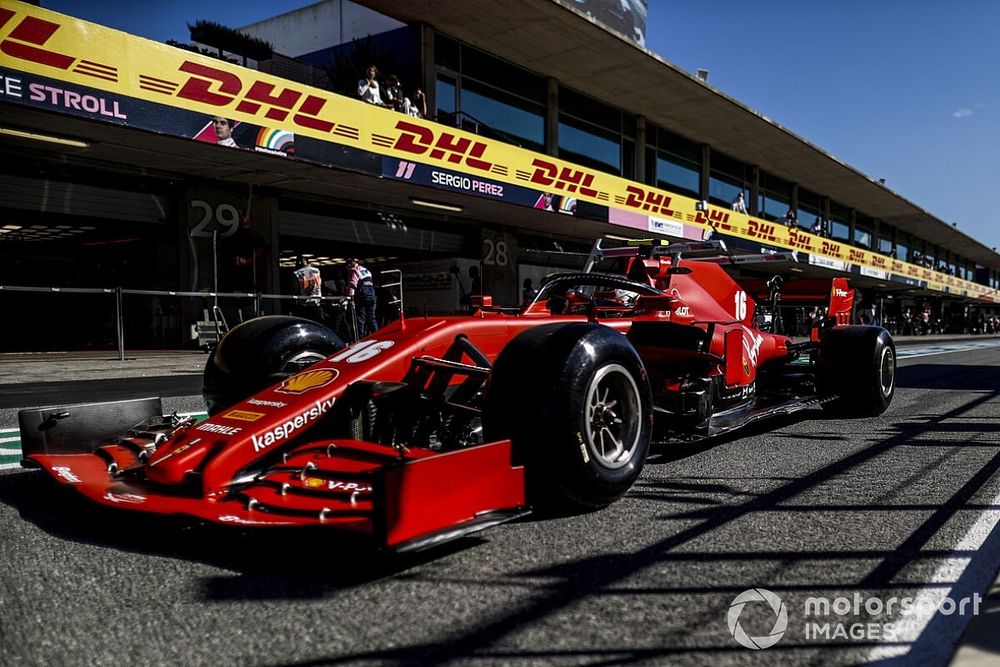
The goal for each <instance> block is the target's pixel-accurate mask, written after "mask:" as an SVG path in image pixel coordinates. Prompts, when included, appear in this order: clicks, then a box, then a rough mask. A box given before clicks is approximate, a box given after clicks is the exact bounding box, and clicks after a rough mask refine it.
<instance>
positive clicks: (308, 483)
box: [302, 477, 326, 489]
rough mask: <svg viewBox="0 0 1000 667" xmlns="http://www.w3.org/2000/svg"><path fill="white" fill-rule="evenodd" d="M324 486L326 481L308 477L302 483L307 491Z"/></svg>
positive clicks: (320, 478)
mask: <svg viewBox="0 0 1000 667" xmlns="http://www.w3.org/2000/svg"><path fill="white" fill-rule="evenodd" d="M324 484H326V480H325V479H323V478H322V477H310V478H308V479H306V480H305V481H303V482H302V485H303V486H305V487H306V488H307V489H318V488H319V487H321V486H323V485H324Z"/></svg>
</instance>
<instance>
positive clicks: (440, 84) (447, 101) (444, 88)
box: [435, 75, 456, 123]
mask: <svg viewBox="0 0 1000 667" xmlns="http://www.w3.org/2000/svg"><path fill="white" fill-rule="evenodd" d="M455 90H456V88H455V80H454V79H452V78H451V77H448V76H441V75H438V78H437V91H436V94H435V97H436V98H437V116H438V121H440V122H442V123H444V122H451V121H450V120H449V118H441V116H442V115H444V116H447V117H451V116H453V115H454V114H455Z"/></svg>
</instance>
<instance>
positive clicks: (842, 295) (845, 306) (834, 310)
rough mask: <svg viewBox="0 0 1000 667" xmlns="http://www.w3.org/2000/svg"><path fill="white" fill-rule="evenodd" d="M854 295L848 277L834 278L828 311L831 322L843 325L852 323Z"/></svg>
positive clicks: (835, 324) (834, 324)
mask: <svg viewBox="0 0 1000 667" xmlns="http://www.w3.org/2000/svg"><path fill="white" fill-rule="evenodd" d="M854 295H855V291H854V289H853V288H851V287H849V286H848V285H847V278H834V279H833V285H831V286H830V306H829V308H828V309H827V313H826V314H827V318H829V319H828V321H829V322H830V324H832V325H833V326H843V325H845V324H850V323H851V314H852V313H853V312H854Z"/></svg>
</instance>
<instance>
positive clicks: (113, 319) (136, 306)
mask: <svg viewBox="0 0 1000 667" xmlns="http://www.w3.org/2000/svg"><path fill="white" fill-rule="evenodd" d="M395 284H401V281H400V283H395ZM15 294H24V295H26V296H27V295H50V296H52V297H55V296H64V297H66V298H65V299H64V300H62V301H61V302H57V301H56V302H52V303H49V304H46V306H45V307H44V308H38V307H37V304H35V303H33V304H32V306H34V307H32V308H30V309H28V308H26V307H20V308H18V307H15V308H10V307H9V304H4V303H2V302H0V308H3V309H4V311H6V312H7V313H11V312H14V313H17V312H19V311H20V312H23V313H24V316H23V318H21V317H19V316H17V315H8V316H7V317H5V318H4V319H5V320H6V321H7V323H8V324H7V326H6V327H3V328H2V329H0V335H4V338H0V341H2V340H5V339H6V338H7V337H10V334H11V332H12V331H14V330H18V331H19V333H20V334H21V336H22V338H23V339H24V340H27V339H31V340H32V341H36V340H38V339H40V338H41V339H44V336H42V335H41V333H42V331H43V330H56V331H57V333H58V332H60V331H61V332H63V333H65V334H66V335H65V336H63V339H64V340H65V341H69V340H70V339H71V338H72V335H71V333H72V334H77V335H80V332H81V330H83V331H84V333H83V334H82V335H83V339H82V340H83V341H84V342H85V343H86V344H87V345H88V346H89V345H91V344H92V343H93V342H94V340H91V339H92V338H93V339H99V340H98V342H99V343H103V344H102V345H101V346H100V347H95V348H94V349H107V347H106V343H109V342H110V340H109V336H108V334H111V336H112V337H113V339H114V344H115V348H116V351H117V358H118V361H124V360H125V348H126V338H127V336H128V335H129V334H130V332H131V335H132V336H133V337H134V338H138V339H140V340H142V339H144V338H145V339H146V340H149V339H150V338H152V339H153V340H154V341H156V340H159V341H160V342H162V341H165V340H167V339H171V338H172V339H173V340H174V343H175V344H174V345H172V346H169V347H172V348H176V347H178V344H179V346H180V347H184V346H185V345H184V341H187V342H188V344H190V341H192V340H194V339H195V338H198V339H199V340H202V338H203V337H202V336H201V335H200V334H199V325H203V326H202V327H201V330H200V331H201V333H205V334H208V333H209V332H210V333H211V335H210V336H208V335H206V336H205V337H204V338H205V339H207V341H208V342H209V343H215V342H218V341H219V340H220V339H221V337H222V336H223V335H224V334H225V333H226V331H228V329H229V322H230V321H233V322H242V321H245V320H247V319H251V318H253V317H259V316H261V315H269V314H283V313H285V312H286V309H285V308H283V307H282V305H281V304H282V303H283V302H284V303H290V304H292V306H293V307H292V308H291V310H292V312H293V314H294V312H295V311H296V310H298V307H297V306H298V305H299V304H302V303H304V302H307V301H308V302H310V303H311V304H312V303H316V302H317V301H319V302H320V304H321V308H320V312H321V313H322V314H323V320H324V321H323V322H322V323H323V324H331V323H332V325H333V326H332V327H331V328H335V331H336V333H337V334H338V335H340V336H341V338H343V339H344V340H345V341H346V342H348V343H351V342H354V341H356V340H357V338H358V336H357V326H356V323H357V318H356V316H355V313H354V302H353V300H352V299H350V298H348V297H345V296H321V297H315V296H298V295H292V294H270V293H264V292H193V291H180V290H145V289H125V288H121V287H113V288H88V287H29V286H21V285H0V298H3V297H4V296H5V295H11V296H13V295H15ZM78 296H91V297H105V298H106V299H107V300H105V301H104V303H103V304H101V303H99V302H92V301H89V302H88V301H85V302H80V301H79V299H77V298H76V297H78ZM144 298H145V300H143V299H144ZM220 300H222V305H220ZM185 301H187V303H185ZM164 302H166V305H165V306H164ZM151 306H152V307H151ZM322 306H328V308H327V309H324V308H322ZM36 308H37V310H36ZM130 308H131V310H130ZM25 311H27V312H25ZM224 311H229V313H230V315H231V317H230V318H229V319H227V317H226V314H225V312H224ZM130 312H131V313H132V314H133V315H134V314H135V313H137V312H140V313H142V314H143V315H144V317H143V318H141V319H142V320H143V321H142V322H140V323H138V324H136V323H132V328H131V330H130V329H129V327H128V326H127V320H129V319H130V318H129V315H128V314H129V313H130ZM102 313H103V314H102ZM199 313H201V315H200V316H199ZM45 316H48V317H49V318H50V321H46V318H45ZM132 319H135V318H132ZM313 319H315V318H313ZM182 322H184V323H186V324H188V325H190V329H191V334H190V335H188V336H186V335H185V332H184V329H185V327H184V326H183V325H182ZM108 325H110V327H109V326H108ZM206 325H207V326H206ZM87 331H89V332H90V333H89V334H88V333H86V332H87ZM68 332H71V333H68ZM140 332H144V333H145V336H143V335H139V334H140ZM7 347H8V345H6V344H5V345H0V352H11V351H15V350H12V349H6V348H7ZM14 347H21V348H23V347H24V345H23V342H22V343H21V344H19V345H16V346H14ZM36 347H45V346H44V344H41V343H40V344H39V345H37V346H36ZM65 349H67V348H66V347H65V346H63V347H61V348H60V351H63V350H65ZM17 351H25V352H36V351H40V350H39V349H20V350H17Z"/></svg>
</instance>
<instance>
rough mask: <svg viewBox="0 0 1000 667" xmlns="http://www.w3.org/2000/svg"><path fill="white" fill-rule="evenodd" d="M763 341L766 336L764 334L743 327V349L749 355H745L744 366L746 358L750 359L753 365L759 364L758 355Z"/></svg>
mask: <svg viewBox="0 0 1000 667" xmlns="http://www.w3.org/2000/svg"><path fill="white" fill-rule="evenodd" d="M763 342H764V337H763V336H762V335H760V334H758V333H754V332H753V331H751V330H750V329H747V328H746V327H743V351H744V352H746V355H747V356H746V357H744V367H746V361H745V360H746V359H749V360H750V364H751V365H752V366H756V365H757V356H758V355H759V354H760V346H761V343H763ZM749 374H750V371H749V369H747V375H749Z"/></svg>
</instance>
